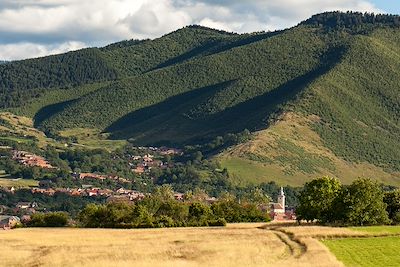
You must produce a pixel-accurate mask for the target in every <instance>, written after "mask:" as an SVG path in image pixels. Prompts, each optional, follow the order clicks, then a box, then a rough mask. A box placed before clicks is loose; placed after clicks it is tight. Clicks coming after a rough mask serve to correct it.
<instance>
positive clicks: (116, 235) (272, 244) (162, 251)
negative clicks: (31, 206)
mask: <svg viewBox="0 0 400 267" xmlns="http://www.w3.org/2000/svg"><path fill="white" fill-rule="evenodd" d="M260 226H262V225H260V224H239V225H228V227H225V228H173V229H137V230H111V229H68V228H64V229H40V228H37V229H18V230H13V231H0V243H1V244H3V245H2V249H1V250H0V259H1V265H2V266H278V265H283V266H326V267H331V266H342V265H341V264H340V263H339V262H337V261H336V259H335V258H334V257H333V256H332V255H331V254H330V253H329V251H328V250H327V249H326V247H325V246H323V245H322V244H321V243H320V242H319V241H317V240H315V239H311V238H310V240H307V243H304V244H303V243H299V242H298V241H296V240H295V239H293V238H292V237H290V236H289V235H286V234H284V233H283V232H280V231H276V230H271V229H261V228H260ZM316 257H318V259H320V260H318V262H316V261H315V259H316Z"/></svg>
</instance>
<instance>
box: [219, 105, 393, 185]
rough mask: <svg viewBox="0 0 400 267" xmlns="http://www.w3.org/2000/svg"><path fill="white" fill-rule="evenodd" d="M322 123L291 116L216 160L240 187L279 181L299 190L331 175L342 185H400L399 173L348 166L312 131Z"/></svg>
mask: <svg viewBox="0 0 400 267" xmlns="http://www.w3.org/2000/svg"><path fill="white" fill-rule="evenodd" d="M319 120H320V118H319V117H317V116H308V117H304V116H301V115H297V114H296V113H293V112H290V113H286V114H285V115H284V116H282V117H281V118H280V119H279V121H278V122H277V123H275V124H274V125H272V126H270V127H269V128H268V129H267V130H263V131H259V132H257V133H255V134H254V138H253V139H252V140H251V141H249V142H246V143H244V144H240V145H238V146H235V147H233V148H230V149H228V150H227V151H224V152H223V153H221V154H220V155H218V156H216V159H217V160H218V161H220V162H221V164H222V166H223V167H226V168H227V169H228V170H229V172H230V173H231V174H232V175H234V176H235V178H236V181H238V183H242V184H246V183H260V182H266V181H278V182H279V183H281V184H289V185H296V186H300V185H302V184H304V182H306V181H309V180H310V179H313V178H316V177H320V176H324V175H330V176H334V177H338V178H340V179H341V181H342V182H343V183H346V184H347V183H351V181H353V180H354V179H356V178H358V177H362V176H363V177H372V178H375V179H379V180H381V181H382V182H384V183H386V184H394V185H400V173H399V172H395V171H388V170H385V169H383V168H381V167H376V166H374V165H372V164H370V163H367V162H359V163H356V162H348V161H346V160H344V159H343V158H341V157H338V156H337V155H335V153H333V152H332V150H330V149H329V148H327V147H326V145H325V144H324V143H323V140H322V139H321V137H320V135H319V134H318V133H317V132H316V131H315V130H314V129H313V128H312V126H313V125H314V124H315V123H318V121H319Z"/></svg>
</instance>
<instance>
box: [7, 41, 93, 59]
mask: <svg viewBox="0 0 400 267" xmlns="http://www.w3.org/2000/svg"><path fill="white" fill-rule="evenodd" d="M86 46H87V45H86V44H84V43H82V42H66V43H61V44H50V45H43V44H35V43H17V44H5V45H0V58H1V59H2V60H18V59H25V58H35V57H43V56H47V55H54V54H60V53H65V52H68V51H73V50H78V49H81V48H84V47H86Z"/></svg>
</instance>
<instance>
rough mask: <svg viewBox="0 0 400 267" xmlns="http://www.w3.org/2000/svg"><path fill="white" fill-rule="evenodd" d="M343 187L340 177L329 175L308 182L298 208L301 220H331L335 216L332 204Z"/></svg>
mask: <svg viewBox="0 0 400 267" xmlns="http://www.w3.org/2000/svg"><path fill="white" fill-rule="evenodd" d="M341 188H342V185H341V183H340V181H339V180H338V179H336V178H331V177H327V176H326V177H322V178H318V179H314V180H312V181H310V182H308V183H306V184H305V185H304V189H303V191H302V192H301V193H300V196H299V201H300V205H299V206H298V208H297V209H296V213H297V216H298V218H299V220H307V221H313V220H317V221H320V222H326V221H329V220H330V219H331V218H332V216H333V215H332V213H331V211H332V205H333V203H334V201H335V199H336V198H337V197H338V196H339V193H340V191H341Z"/></svg>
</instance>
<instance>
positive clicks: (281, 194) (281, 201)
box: [278, 187, 285, 213]
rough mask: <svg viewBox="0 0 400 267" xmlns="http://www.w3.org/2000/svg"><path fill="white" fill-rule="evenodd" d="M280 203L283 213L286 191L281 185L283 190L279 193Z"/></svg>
mask: <svg viewBox="0 0 400 267" xmlns="http://www.w3.org/2000/svg"><path fill="white" fill-rule="evenodd" d="M278 204H280V205H281V206H282V209H283V213H285V192H283V187H281V192H280V193H279V195H278Z"/></svg>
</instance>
